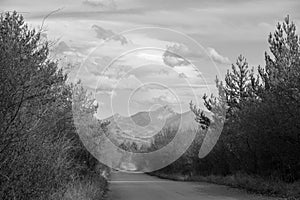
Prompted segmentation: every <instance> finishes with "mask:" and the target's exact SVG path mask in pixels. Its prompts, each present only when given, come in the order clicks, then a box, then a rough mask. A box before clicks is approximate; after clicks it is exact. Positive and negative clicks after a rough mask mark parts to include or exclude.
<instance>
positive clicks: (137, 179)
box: [108, 172, 278, 200]
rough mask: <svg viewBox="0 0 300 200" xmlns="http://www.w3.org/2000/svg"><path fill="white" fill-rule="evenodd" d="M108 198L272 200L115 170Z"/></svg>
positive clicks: (196, 183)
mask: <svg viewBox="0 0 300 200" xmlns="http://www.w3.org/2000/svg"><path fill="white" fill-rule="evenodd" d="M108 199H109V200H181V199H187V200H274V199H278V198H271V197H263V196H260V195H254V194H249V193H247V192H246V191H244V190H238V189H234V188H230V187H227V186H220V185H215V184H209V183H203V182H178V181H171V180H165V179H160V178H157V177H153V176H149V175H146V174H132V173H131V174H128V173H123V172H115V173H113V174H112V179H111V181H110V191H109V193H108Z"/></svg>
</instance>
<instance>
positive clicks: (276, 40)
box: [160, 17, 300, 182]
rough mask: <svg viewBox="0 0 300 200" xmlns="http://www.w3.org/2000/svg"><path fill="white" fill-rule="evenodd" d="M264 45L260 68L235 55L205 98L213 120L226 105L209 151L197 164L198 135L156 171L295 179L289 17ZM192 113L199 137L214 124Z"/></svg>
mask: <svg viewBox="0 0 300 200" xmlns="http://www.w3.org/2000/svg"><path fill="white" fill-rule="evenodd" d="M268 42H269V48H270V53H267V52H266V53H265V67H264V68H263V67H258V70H257V71H255V70H254V68H250V67H249V64H248V63H247V61H246V59H245V58H244V57H243V56H239V57H238V59H237V61H236V63H235V64H233V65H232V69H231V70H230V71H228V72H227V74H226V77H225V81H224V82H223V81H220V80H218V79H217V81H216V83H217V87H218V91H219V95H218V96H209V97H208V96H207V95H204V97H203V99H204V105H205V106H206V108H207V109H208V110H210V111H211V112H212V113H213V114H214V115H215V116H216V115H220V108H222V107H223V108H225V107H224V106H226V109H225V111H226V113H225V115H224V117H225V124H224V127H223V130H222V133H221V136H220V138H219V140H218V142H217V144H216V145H215V146H214V148H213V150H212V151H211V152H210V153H209V154H208V155H207V156H206V157H205V158H202V159H199V157H198V151H199V149H200V146H201V143H202V140H203V136H201V135H198V137H199V138H200V139H199V138H198V139H197V140H198V141H197V140H195V142H194V144H192V146H191V147H190V149H189V150H188V151H187V152H186V153H185V154H184V155H183V156H182V157H181V158H180V159H179V160H178V161H176V162H175V163H173V164H171V165H169V166H167V167H166V168H164V169H162V170H160V172H165V173H185V174H187V173H188V174H189V175H191V176H193V175H203V176H208V175H212V174H213V175H222V176H225V175H231V174H236V173H245V174H249V175H254V176H259V177H264V178H272V179H273V180H274V179H275V180H282V181H285V182H294V181H296V180H299V178H300V120H299V119H300V118H299V116H300V49H299V46H300V40H299V36H298V35H297V33H296V26H295V24H294V23H293V22H291V21H290V19H289V17H286V18H285V20H284V22H283V23H278V25H277V26H276V30H275V32H274V33H273V34H270V35H269V38H268ZM191 110H192V111H193V112H194V113H195V114H196V121H197V122H199V124H200V125H201V126H200V127H201V129H202V131H199V134H201V133H203V131H204V134H205V132H207V130H208V129H209V128H210V126H212V124H213V123H214V122H213V121H212V120H211V119H210V118H209V117H208V116H206V115H205V114H204V111H203V110H201V109H198V108H197V107H196V106H195V105H193V104H191ZM195 150H197V151H195Z"/></svg>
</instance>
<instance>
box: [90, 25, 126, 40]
mask: <svg viewBox="0 0 300 200" xmlns="http://www.w3.org/2000/svg"><path fill="white" fill-rule="evenodd" d="M92 29H93V30H94V31H95V32H96V34H97V38H99V39H101V40H115V41H120V42H121V44H122V45H124V44H128V40H127V39H126V38H125V37H124V36H123V35H118V34H115V33H114V32H113V31H112V30H108V29H104V28H102V27H100V26H98V25H93V26H92Z"/></svg>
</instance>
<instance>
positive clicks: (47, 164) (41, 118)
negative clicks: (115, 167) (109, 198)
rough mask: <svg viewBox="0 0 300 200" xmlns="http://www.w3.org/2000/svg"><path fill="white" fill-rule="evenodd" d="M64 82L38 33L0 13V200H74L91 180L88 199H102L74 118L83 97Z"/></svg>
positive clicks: (95, 167)
mask: <svg viewBox="0 0 300 200" xmlns="http://www.w3.org/2000/svg"><path fill="white" fill-rule="evenodd" d="M66 80H67V76H66V75H65V74H64V73H63V71H62V69H59V68H58V63H57V62H55V61H53V60H51V59H49V43H48V42H47V41H44V40H42V39H41V31H39V30H36V29H30V28H29V27H28V25H27V24H26V23H25V22H24V19H23V17H22V15H19V14H18V13H16V12H13V13H9V12H7V13H4V14H1V16H0V87H1V89H0V199H3V200H5V199H75V196H74V198H73V197H72V195H73V193H74V192H75V193H76V192H78V194H74V195H77V199H79V196H80V195H84V194H79V193H80V192H83V191H76V187H77V188H80V187H81V188H83V186H84V185H83V186H82V185H81V186H80V185H78V184H79V183H83V182H84V181H85V183H86V184H87V182H89V187H90V188H87V190H88V189H91V187H92V186H93V185H92V183H91V180H92V179H93V180H95V181H98V183H97V185H96V187H97V189H95V188H96V187H95V188H94V191H93V194H90V195H91V196H90V198H91V199H92V197H93V196H92V195H94V196H95V198H97V199H101V195H103V194H102V193H103V188H105V185H106V180H105V179H104V178H101V176H100V174H99V173H100V171H101V169H103V168H104V166H101V165H100V164H99V163H98V161H97V160H96V159H95V158H93V157H92V156H91V155H90V153H89V152H88V151H87V150H86V149H85V147H84V146H83V144H82V142H81V140H80V138H79V136H78V135H77V133H76V127H75V125H74V120H73V112H72V105H73V104H74V101H73V100H76V101H77V102H76V103H77V104H76V105H82V106H83V107H84V106H85V103H86V102H87V101H88V96H87V95H86V94H87V93H86V91H85V90H84V89H83V88H82V87H81V86H80V85H78V84H77V85H70V84H67V83H66ZM79 94H80V98H79ZM96 109H97V107H96V106H95V107H94V108H92V109H90V110H87V109H84V111H86V112H89V113H87V114H89V115H93V114H94V112H95V111H96ZM87 177H92V179H89V180H87ZM96 179H97V180H96ZM93 180H92V181H93ZM82 181H83V182H82ZM77 183H78V184H77ZM79 186H80V187H79ZM70 187H71V188H70ZM72 187H73V188H72ZM72 192H73V193H72ZM66 195H67V196H66Z"/></svg>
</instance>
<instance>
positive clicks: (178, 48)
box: [163, 44, 190, 67]
mask: <svg viewBox="0 0 300 200" xmlns="http://www.w3.org/2000/svg"><path fill="white" fill-rule="evenodd" d="M188 53H189V49H188V48H187V47H186V46H185V45H183V44H174V45H172V46H167V48H166V51H165V52H164V54H163V61H164V63H165V64H166V65H168V66H170V67H175V66H182V65H188V64H190V62H189V61H188V60H187V59H186V58H185V55H187V54H188Z"/></svg>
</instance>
